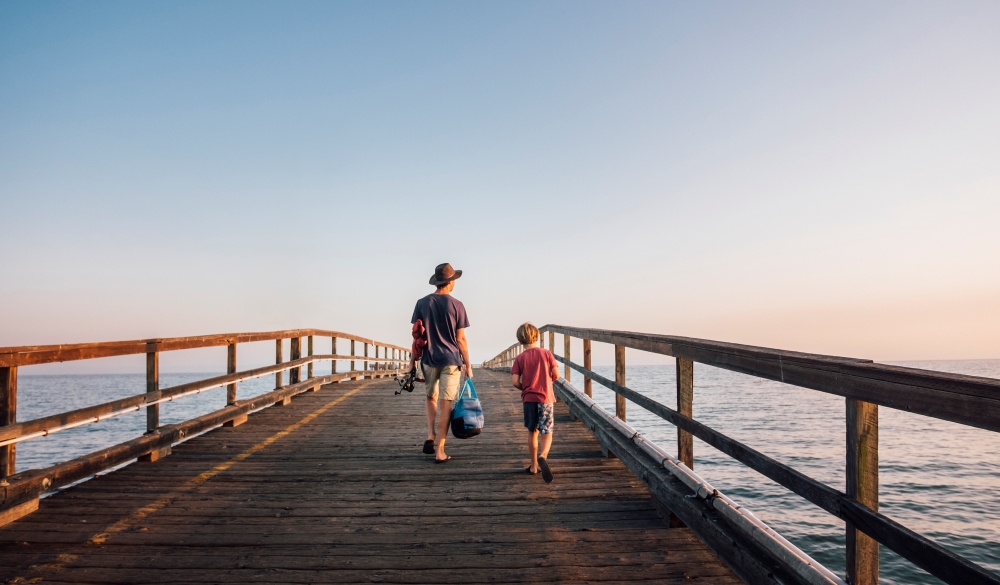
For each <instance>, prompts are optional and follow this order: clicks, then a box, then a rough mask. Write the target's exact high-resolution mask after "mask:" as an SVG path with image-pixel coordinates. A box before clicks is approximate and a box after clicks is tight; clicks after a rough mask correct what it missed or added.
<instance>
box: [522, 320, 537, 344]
mask: <svg viewBox="0 0 1000 585" xmlns="http://www.w3.org/2000/svg"><path fill="white" fill-rule="evenodd" d="M538 336H539V333H538V327H535V326H534V325H532V324H531V323H523V324H522V325H521V326H520V327H518V328H517V340H518V341H520V342H521V343H522V344H524V345H531V344H532V343H534V342H536V341H538Z"/></svg>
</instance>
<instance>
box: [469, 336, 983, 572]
mask: <svg viewBox="0 0 1000 585" xmlns="http://www.w3.org/2000/svg"><path fill="white" fill-rule="evenodd" d="M541 332H542V334H543V336H544V334H545V333H547V334H548V344H549V349H550V350H551V351H552V352H553V354H555V353H556V344H555V334H556V333H561V334H562V335H563V352H562V355H561V356H560V355H556V359H557V360H558V361H559V362H561V363H562V364H564V380H560V381H559V382H557V384H556V390H557V393H558V394H559V395H560V397H562V398H563V399H564V400H565V401H566V402H567V404H568V406H569V407H570V411H571V412H572V413H573V415H574V416H576V417H577V418H579V419H580V420H583V421H584V422H585V423H586V424H587V425H588V426H590V428H591V429H592V430H593V431H594V432H595V434H596V435H597V436H598V438H599V439H601V442H602V446H603V448H606V449H607V450H608V451H612V452H615V453H614V454H616V455H618V456H619V457H620V458H621V459H622V460H623V462H625V463H626V464H627V465H629V467H631V468H632V470H633V471H634V472H636V474H637V475H639V476H640V477H642V478H643V479H644V480H646V482H647V484H649V485H650V488H651V489H652V490H653V492H654V495H663V497H664V499H666V500H668V501H667V502H665V505H666V506H667V507H668V508H670V507H671V506H670V502H671V501H673V502H676V503H675V504H674V506H673V509H672V510H671V512H672V513H673V514H676V516H672V517H671V521H672V524H674V525H683V523H687V525H689V526H690V527H691V528H692V529H693V530H694V531H695V532H696V533H698V534H699V536H701V537H702V538H703V539H704V540H706V542H708V543H709V545H711V546H713V548H715V549H716V552H718V553H719V554H720V556H722V557H723V558H725V559H726V560H727V561H729V562H730V563H731V564H734V565H736V568H737V569H739V568H740V566H741V563H743V561H742V559H741V558H739V557H740V554H745V552H744V553H740V552H734V551H733V550H731V549H728V543H726V542H725V540H726V539H725V538H724V536H726V535H731V534H735V535H736V538H738V539H745V540H746V541H747V542H752V543H755V544H756V545H757V547H756V548H755V549H754V550H756V551H758V552H759V553H761V554H764V555H766V556H767V557H768V559H769V560H771V561H773V562H776V563H778V564H779V565H780V566H781V567H782V568H783V569H784V570H785V571H786V572H787V574H788V575H790V576H792V578H793V579H794V580H796V581H800V582H804V583H843V581H841V580H840V579H839V578H838V577H836V576H835V575H833V574H832V573H830V571H828V570H826V569H825V568H823V567H822V566H820V565H819V564H818V563H816V562H815V561H814V560H813V559H811V558H809V557H808V555H806V554H805V553H803V552H802V551H801V550H799V549H798V548H796V547H795V546H794V545H792V544H791V543H788V541H786V540H784V539H783V538H781V536H780V535H778V534H777V533H775V532H774V531H773V530H771V529H770V528H769V527H767V526H766V525H765V524H764V523H763V522H761V521H760V520H759V519H757V518H756V517H755V516H754V515H753V514H752V513H749V512H748V511H747V510H746V509H745V508H742V507H741V506H739V505H737V504H736V503H735V502H733V501H732V500H730V499H729V498H727V497H725V496H724V495H723V494H721V493H720V492H719V490H717V489H715V488H714V487H712V486H711V484H709V483H708V482H706V481H704V480H703V479H702V478H701V477H699V476H698V475H697V474H695V473H694V472H693V471H692V468H693V467H694V442H693V437H698V438H699V439H701V440H702V441H704V442H706V443H708V444H709V445H711V446H712V447H714V448H716V449H718V450H719V451H721V452H722V453H724V454H726V455H728V456H730V457H732V458H733V459H735V460H737V461H739V462H740V463H743V464H744V465H746V466H747V467H749V468H751V469H753V470H755V471H757V472H759V473H761V474H763V475H764V476H766V477H768V478H769V479H771V480H773V481H775V482H776V483H778V484H780V485H782V486H784V487H785V488H787V489H789V490H791V491H792V492H794V493H795V494H798V495H799V496H801V497H803V498H805V499H806V500H807V501H809V502H811V503H812V504H814V505H816V506H818V507H819V508H821V509H823V510H824V511H826V512H827V513H829V514H831V515H833V516H835V517H837V518H840V519H841V520H844V521H845V523H846V525H847V534H846V536H847V543H846V544H847V582H849V583H851V584H852V585H876V584H877V583H878V580H879V560H878V545H879V543H881V544H882V545H884V546H886V547H888V548H889V549H891V550H893V551H895V552H896V553H898V554H899V555H901V556H902V557H904V558H905V559H907V560H909V561H910V562H912V563H914V564H915V565H917V566H918V567H920V568H922V569H924V570H926V571H927V572H928V573H930V574H932V575H934V576H935V577H937V578H939V579H941V580H942V581H944V582H946V583H951V584H955V585H972V584H986V583H989V584H994V585H997V584H1000V576H998V575H997V574H995V573H993V572H991V571H989V570H987V569H985V568H983V567H981V566H979V565H977V564H975V563H973V562H972V561H969V560H968V559H965V558H964V557H961V556H959V555H957V554H955V553H953V552H951V551H950V550H948V549H946V548H944V547H943V546H941V545H939V544H937V543H935V542H933V541H932V540H930V539H928V538H926V537H924V536H922V535H920V534H917V533H916V532H913V531H912V530H909V529H908V528H906V527H905V526H903V525H901V524H899V523H898V522H895V521H894V520H892V519H891V518H888V517H886V516H884V515H882V514H880V513H879V512H878V485H879V484H878V407H879V406H885V407H889V408H895V409H899V410H903V411H906V412H911V413H915V414H921V415H924V416H929V417H933V418H938V419H942V420H947V421H952V422H956V423H959V424H963V425H968V426H973V427H978V428H981V429H986V430H990V431H994V432H996V431H1000V380H995V379H992V378H981V377H975V376H965V375H961V374H950V373H944V372H933V371H928V370H920V369H915V368H905V367H899V366H889V365H884V364H877V363H874V362H872V361H871V360H864V359H855V358H845V357H834V356H825V355H816V354H808V353H800V352H793V351H783V350H776V349H770V348H764V347H755V346H748V345H740V344H734V343H724V342H718V341H708V340H702V339H692V338H687V337H677V336H670V335H656V334H646V333H634V332H628V331H611V330H604V329H585V328H579V327H566V326H562V325H546V326H545V327H542V328H541ZM543 338H544V337H543ZM572 338H579V339H581V340H582V341H583V364H578V363H575V362H573V361H571V359H570V340H571V339H572ZM594 341H597V342H602V343H608V344H611V345H613V346H614V356H615V379H614V380H611V379H608V378H605V377H604V376H601V375H600V374H597V373H596V372H594V371H593V369H592V365H591V343H592V342H594ZM626 348H632V349H637V350H642V351H647V352H651V353H656V354H661V355H666V356H671V357H674V358H676V367H677V377H676V384H677V404H676V408H671V407H668V406H666V405H664V404H662V403H660V402H657V401H655V400H652V399H650V398H648V397H646V396H644V395H642V394H640V393H638V392H636V391H634V390H632V389H630V388H628V387H627V386H626V368H625V349H626ZM523 350H524V348H523V346H521V345H520V344H515V345H512V346H510V347H509V348H507V349H505V350H504V351H502V352H500V353H499V354H498V355H497V356H496V357H495V358H493V359H491V360H487V361H486V362H484V364H483V365H484V366H485V367H488V368H494V369H509V368H510V366H511V365H512V364H513V362H514V359H515V358H516V357H517V355H518V354H520V353H521V352H522V351H523ZM694 362H698V363H701V364H705V365H709V366H714V367H717V368H722V369H726V370H730V371H734V372H739V373H742V374H749V375H751V376H756V377H759V378H764V379H768V380H775V381H778V382H783V383H786V384H792V385H795V386H800V387H803V388H809V389H813V390H818V391H821V392H826V393H829V394H835V395H838V396H843V397H844V398H845V399H846V404H845V408H846V421H847V424H846V433H847V443H846V444H847V453H846V455H847V458H846V461H847V469H846V472H847V473H846V476H847V486H846V490H845V491H840V490H837V489H835V488H833V487H830V486H828V485H826V484H824V483H822V482H820V481H817V480H815V479H812V478H810V477H808V476H807V475H805V474H803V473H801V472H799V471H797V470H795V469H794V468H792V467H790V466H788V465H785V464H783V463H780V462H778V461H776V460H775V459H772V458H770V457H768V456H767V455H765V454H763V453H761V452H760V451H757V450H755V449H752V448H750V447H748V446H747V445H745V444H743V443H741V442H739V441H737V440H735V439H732V438H730V437H728V436H726V435H725V434H723V433H720V432H719V431H717V430H715V429H712V428H711V427H709V426H707V425H704V424H702V423H700V422H698V421H697V420H695V419H693V418H692V413H693V401H694V367H693V366H694ZM571 370H576V371H577V372H579V373H580V374H582V375H583V377H584V390H583V392H580V391H578V390H576V389H575V388H574V387H573V386H571V385H570V384H569V383H568V381H569V379H570V377H571V373H570V372H571ZM594 381H596V382H597V383H599V384H601V385H603V386H605V387H607V388H608V389H610V390H611V391H613V392H614V393H615V413H614V415H611V414H610V413H607V412H605V411H604V409H603V408H601V407H600V406H598V405H597V404H596V403H595V402H594V401H593V400H592V399H591V396H592V384H593V382H594ZM628 402H633V403H635V404H636V405H638V406H640V407H642V408H644V409H646V410H648V411H649V412H651V413H653V414H655V415H657V416H659V417H661V418H662V419H664V420H666V421H667V422H669V423H671V424H673V425H674V426H676V427H677V442H678V452H677V455H676V457H675V456H673V455H670V454H668V453H666V452H664V451H663V450H662V449H660V448H659V447H657V446H656V445H655V444H654V443H652V441H650V440H649V439H648V438H645V437H643V436H642V435H641V434H640V433H638V432H637V431H635V429H633V428H632V427H630V426H629V425H628V424H627V422H626V411H627V404H628ZM651 460H652V461H655V466H657V467H658V468H659V469H660V470H666V471H667V472H669V473H670V474H671V475H672V476H673V477H674V478H676V479H677V480H678V481H679V482H680V483H681V484H683V485H684V486H685V487H686V490H687V492H688V493H687V497H688V498H695V499H698V500H701V502H702V505H703V508H702V509H701V513H702V516H704V512H705V510H711V511H712V513H713V514H717V516H718V519H719V520H721V521H722V522H723V523H725V524H727V525H728V526H727V528H728V530H729V532H727V533H726V535H721V536H720V535H719V534H715V531H716V529H717V526H713V525H712V524H711V523H704V522H701V519H700V518H698V516H697V514H698V513H699V511H698V510H696V509H689V508H691V505H689V504H688V503H687V502H686V501H684V500H682V499H677V498H676V497H673V496H675V494H672V493H671V492H670V490H669V489H667V488H668V487H669V486H666V485H661V484H663V483H664V482H660V483H656V482H655V481H654V479H655V477H654V476H655V475H656V474H655V473H654V470H653V469H652V468H651V467H650V466H649V461H651ZM654 483H656V485H654ZM671 497H673V500H671ZM682 518H684V520H682ZM729 538H732V537H731V536H730V537H729ZM721 549H726V550H721ZM751 554H753V550H752V551H751ZM750 564H752V563H750ZM738 572H740V573H741V576H743V577H744V578H745V579H747V580H748V581H751V582H754V581H756V580H757V579H755V578H754V576H753V575H754V573H753V570H752V568H751V569H746V570H744V571H739V570H738Z"/></svg>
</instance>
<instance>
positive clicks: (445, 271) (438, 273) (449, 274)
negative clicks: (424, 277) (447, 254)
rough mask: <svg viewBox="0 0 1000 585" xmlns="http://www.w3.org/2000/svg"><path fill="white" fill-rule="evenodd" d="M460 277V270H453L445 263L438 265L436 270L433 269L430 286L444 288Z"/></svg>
mask: <svg viewBox="0 0 1000 585" xmlns="http://www.w3.org/2000/svg"><path fill="white" fill-rule="evenodd" d="M460 276H462V271H461V270H455V269H454V268H452V267H451V264H448V263H447V262H445V263H444V264H438V265H437V268H435V269H434V276H432V277H431V284H433V285H434V286H444V285H446V284H448V283H449V282H451V281H453V280H455V279H456V278H458V277H460Z"/></svg>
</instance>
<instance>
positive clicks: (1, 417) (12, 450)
mask: <svg viewBox="0 0 1000 585" xmlns="http://www.w3.org/2000/svg"><path fill="white" fill-rule="evenodd" d="M16 422H17V366H4V367H2V368H0V426H6V425H12V424H15V423H16ZM16 469H17V443H11V444H10V445H4V446H3V447H0V484H3V483H5V482H4V478H5V477H7V476H10V475H14V473H15V472H16Z"/></svg>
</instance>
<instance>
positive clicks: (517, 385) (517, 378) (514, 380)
mask: <svg viewBox="0 0 1000 585" xmlns="http://www.w3.org/2000/svg"><path fill="white" fill-rule="evenodd" d="M510 382H511V384H513V385H514V387H515V388H517V389H518V390H523V388H521V376H519V375H517V374H511V375H510Z"/></svg>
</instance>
